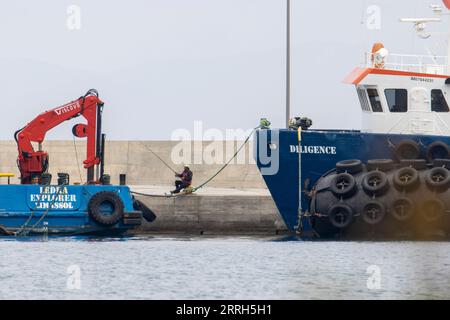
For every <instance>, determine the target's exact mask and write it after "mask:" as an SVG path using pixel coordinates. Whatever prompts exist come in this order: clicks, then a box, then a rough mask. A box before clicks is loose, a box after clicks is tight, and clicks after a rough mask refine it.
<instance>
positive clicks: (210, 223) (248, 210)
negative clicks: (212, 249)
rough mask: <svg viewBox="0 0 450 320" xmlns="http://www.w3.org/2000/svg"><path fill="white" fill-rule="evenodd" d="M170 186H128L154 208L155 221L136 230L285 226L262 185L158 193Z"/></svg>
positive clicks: (259, 230)
mask: <svg viewBox="0 0 450 320" xmlns="http://www.w3.org/2000/svg"><path fill="white" fill-rule="evenodd" d="M171 188H172V187H171V186H166V187H155V186H152V187H146V186H131V190H132V191H137V192H140V193H145V194H151V195H154V196H140V195H137V196H136V198H137V199H139V200H141V201H143V202H144V203H145V204H146V205H147V206H148V207H149V208H151V209H152V210H154V211H155V214H156V215H157V219H156V221H154V222H152V223H144V224H143V225H142V227H141V229H139V230H137V232H139V231H152V232H157V233H195V234H279V233H284V232H285V231H286V227H285V224H284V222H283V221H282V219H281V217H280V216H279V214H278V212H277V208H276V207H275V204H274V202H273V200H272V197H271V196H270V194H269V192H268V190H266V189H246V190H239V189H230V188H229V189H227V188H204V189H200V190H198V191H197V192H196V193H194V194H186V195H179V196H174V197H162V196H161V195H163V194H164V192H166V191H167V190H170V189H171Z"/></svg>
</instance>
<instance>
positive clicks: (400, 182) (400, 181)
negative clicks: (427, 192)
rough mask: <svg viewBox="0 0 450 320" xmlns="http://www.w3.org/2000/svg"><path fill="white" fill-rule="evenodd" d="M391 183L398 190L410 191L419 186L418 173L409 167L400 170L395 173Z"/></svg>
mask: <svg viewBox="0 0 450 320" xmlns="http://www.w3.org/2000/svg"><path fill="white" fill-rule="evenodd" d="M393 182H394V185H395V186H396V187H397V188H398V189H400V190H405V191H410V190H412V189H414V188H416V187H417V186H418V185H419V183H420V178H419V173H418V172H417V170H416V169H414V168H411V167H405V168H400V169H398V170H397V171H395V173H394V175H393Z"/></svg>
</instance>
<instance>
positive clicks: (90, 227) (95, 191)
mask: <svg viewBox="0 0 450 320" xmlns="http://www.w3.org/2000/svg"><path fill="white" fill-rule="evenodd" d="M100 194H103V196H105V197H103V198H102V199H101V198H100V197H99V195H100ZM111 195H112V196H111ZM93 196H96V198H97V200H98V201H97V202H96V205H98V208H93V206H94V204H93V203H92V199H93ZM114 206H116V208H115V207H114ZM92 210H98V213H97V214H98V215H102V216H104V217H106V219H108V215H109V214H117V212H116V210H120V218H119V216H118V218H117V221H112V222H111V220H105V221H106V222H108V221H109V223H102V221H95V219H94V218H93V215H92ZM141 219H142V213H141V212H140V211H137V210H135V209H134V202H133V197H132V195H131V193H130V189H129V188H128V187H127V186H113V185H58V186H44V185H0V227H1V229H0V231H1V232H0V234H1V233H3V235H8V234H9V235H13V234H15V235H19V236H20V235H36V234H44V235H45V234H47V235H82V234H86V235H120V234H123V233H124V232H126V231H128V230H130V228H133V227H135V226H136V225H139V224H140V221H141Z"/></svg>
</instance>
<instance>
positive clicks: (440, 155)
mask: <svg viewBox="0 0 450 320" xmlns="http://www.w3.org/2000/svg"><path fill="white" fill-rule="evenodd" d="M435 159H450V147H449V146H448V144H446V143H445V142H442V141H434V142H433V143H431V144H430V145H429V146H428V148H427V160H428V162H433V161H434V160H435Z"/></svg>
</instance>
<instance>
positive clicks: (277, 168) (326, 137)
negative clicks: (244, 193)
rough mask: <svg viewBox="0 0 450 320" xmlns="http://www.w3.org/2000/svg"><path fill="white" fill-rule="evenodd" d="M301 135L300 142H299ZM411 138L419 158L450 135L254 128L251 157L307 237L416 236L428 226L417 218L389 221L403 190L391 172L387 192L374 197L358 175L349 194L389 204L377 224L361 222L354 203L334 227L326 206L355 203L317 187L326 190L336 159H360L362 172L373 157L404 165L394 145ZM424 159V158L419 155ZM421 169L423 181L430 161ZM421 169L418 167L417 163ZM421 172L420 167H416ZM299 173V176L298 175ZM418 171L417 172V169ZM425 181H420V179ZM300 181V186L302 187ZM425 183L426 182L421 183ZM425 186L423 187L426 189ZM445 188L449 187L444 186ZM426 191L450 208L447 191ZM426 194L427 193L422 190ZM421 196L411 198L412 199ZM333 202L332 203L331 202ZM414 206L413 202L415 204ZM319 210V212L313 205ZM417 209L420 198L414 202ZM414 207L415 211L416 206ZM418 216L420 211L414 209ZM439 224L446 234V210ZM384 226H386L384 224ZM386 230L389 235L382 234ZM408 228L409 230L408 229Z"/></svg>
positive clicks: (290, 221) (292, 224) (288, 219)
mask: <svg viewBox="0 0 450 320" xmlns="http://www.w3.org/2000/svg"><path fill="white" fill-rule="evenodd" d="M299 140H300V141H299ZM405 140H409V141H413V142H416V143H417V145H418V146H419V148H420V158H422V159H424V158H426V157H427V148H428V147H429V146H430V145H431V144H432V143H433V142H436V141H442V142H443V143H445V144H450V138H449V137H445V136H429V135H405V134H401V135H400V134H373V133H363V132H359V131H338V130H303V131H301V139H299V138H298V132H297V131H295V130H285V129H274V130H269V129H268V130H258V131H257V132H256V139H255V148H254V150H255V159H256V162H257V166H258V168H259V170H260V171H261V173H262V176H263V178H264V181H265V183H266V184H267V186H268V188H269V190H270V193H271V195H272V197H273V199H274V201H275V204H276V206H277V208H278V210H279V212H280V214H281V216H282V218H283V220H284V222H285V223H286V226H287V227H288V228H289V229H290V230H291V231H296V232H299V233H300V234H301V235H302V236H304V237H306V238H311V237H320V238H325V239H326V238H334V237H342V236H345V235H349V234H355V235H357V237H366V236H374V235H376V234H377V233H379V234H382V235H383V236H384V237H389V236H393V237H395V236H402V235H405V234H407V235H408V236H411V235H413V236H415V235H417V232H416V231H417V230H422V229H426V230H428V229H430V228H428V227H429V226H428V225H427V224H426V223H422V222H421V220H420V219H416V220H414V222H410V223H409V224H405V227H403V225H402V224H401V223H399V222H398V221H393V219H391V217H390V215H389V206H390V201H391V200H392V199H391V198H389V197H392V195H393V194H394V193H395V194H397V193H398V194H399V195H402V194H405V193H406V192H405V191H403V190H396V189H395V188H394V186H393V184H392V178H391V177H390V176H389V179H388V181H387V183H388V185H389V186H390V188H391V189H390V190H388V191H387V192H386V195H385V196H380V197H375V195H374V196H373V197H372V196H371V195H368V194H365V193H364V192H363V191H362V189H361V179H362V178H361V179H359V178H358V177H357V178H356V181H357V184H358V186H357V189H356V190H357V191H355V192H357V194H356V195H353V198H358V199H363V200H361V201H365V200H364V199H366V198H367V199H368V200H377V201H379V202H382V205H383V206H385V207H386V208H387V209H386V211H387V214H386V217H385V219H384V220H385V221H383V223H381V224H377V225H365V224H363V223H361V221H359V220H361V217H360V212H358V209H357V208H356V211H355V212H354V213H355V219H353V221H352V224H351V225H350V226H348V227H347V228H337V227H335V226H333V225H331V224H330V223H329V221H328V217H327V212H326V211H327V210H328V208H329V207H330V206H331V205H332V204H333V203H334V204H336V203H337V204H338V205H339V204H342V205H346V204H347V203H349V206H350V207H354V208H355V207H357V206H358V204H357V203H356V202H352V201H350V200H349V199H346V198H342V197H341V198H340V197H338V196H336V197H334V198H333V197H331V196H327V197H328V198H327V197H325V196H322V198H320V197H319V196H318V194H319V193H320V192H327V190H328V189H329V188H328V186H325V187H323V186H321V184H322V185H323V184H324V183H323V181H324V180H326V179H327V176H328V175H330V174H331V175H335V174H336V163H338V162H340V161H343V160H348V159H359V160H361V162H362V163H363V171H364V172H362V173H361V175H364V174H367V173H368V172H369V171H370V170H368V169H367V168H366V165H367V162H368V161H369V160H371V159H392V160H394V161H395V168H396V169H394V172H395V170H398V168H400V167H402V166H401V165H400V164H399V161H398V159H396V156H395V148H396V147H397V146H398V145H399V144H400V143H401V142H403V141H405ZM421 161H424V162H425V160H421ZM426 166H427V168H422V169H424V170H423V172H424V174H421V175H420V179H421V183H422V182H423V180H424V179H423V176H424V175H425V172H426V170H428V169H429V168H430V167H432V165H431V164H430V163H427V164H426ZM419 169H421V168H419ZM418 171H420V170H418ZM299 173H300V174H301V177H300V174H299ZM419 173H420V172H419ZM423 184H424V183H423ZM300 186H301V190H300ZM420 188H422V187H420ZM423 188H425V187H423ZM420 190H422V189H418V191H416V194H415V195H414V194H413V197H416V198H420V196H421V193H423V192H421V191H420ZM424 190H425V189H424ZM445 191H448V188H447V189H446V190H445ZM445 191H444V192H442V193H439V192H435V191H430V196H431V197H433V198H438V199H440V200H438V201H442V202H443V203H444V205H445V206H446V208H450V203H448V202H449V201H450V199H449V198H450V197H449V196H448V193H446V192H445ZM425 193H426V192H425ZM372 198H377V199H372ZM320 199H322V200H321V201H323V199H328V200H330V201H329V202H330V203H321V204H317V203H316V202H317V201H319V200H320ZM416 200H417V201H420V200H421V199H413V202H415V201H416ZM332 202H333V203H332ZM414 205H416V203H414ZM318 207H321V208H322V210H321V211H325V212H317V211H318V210H317V208H318ZM417 207H418V208H419V203H417ZM416 211H418V210H416ZM416 214H417V215H419V213H417V212H416ZM436 225H438V227H439V228H438V229H439V230H438V231H439V232H440V234H444V235H445V236H448V234H449V232H450V230H449V226H450V217H449V214H448V209H446V210H445V214H444V215H443V216H442V217H440V218H439V219H436V221H435V223H434V224H433V226H436ZM387 226H388V227H387ZM386 230H389V232H391V233H389V234H386ZM408 232H409V233H408Z"/></svg>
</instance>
